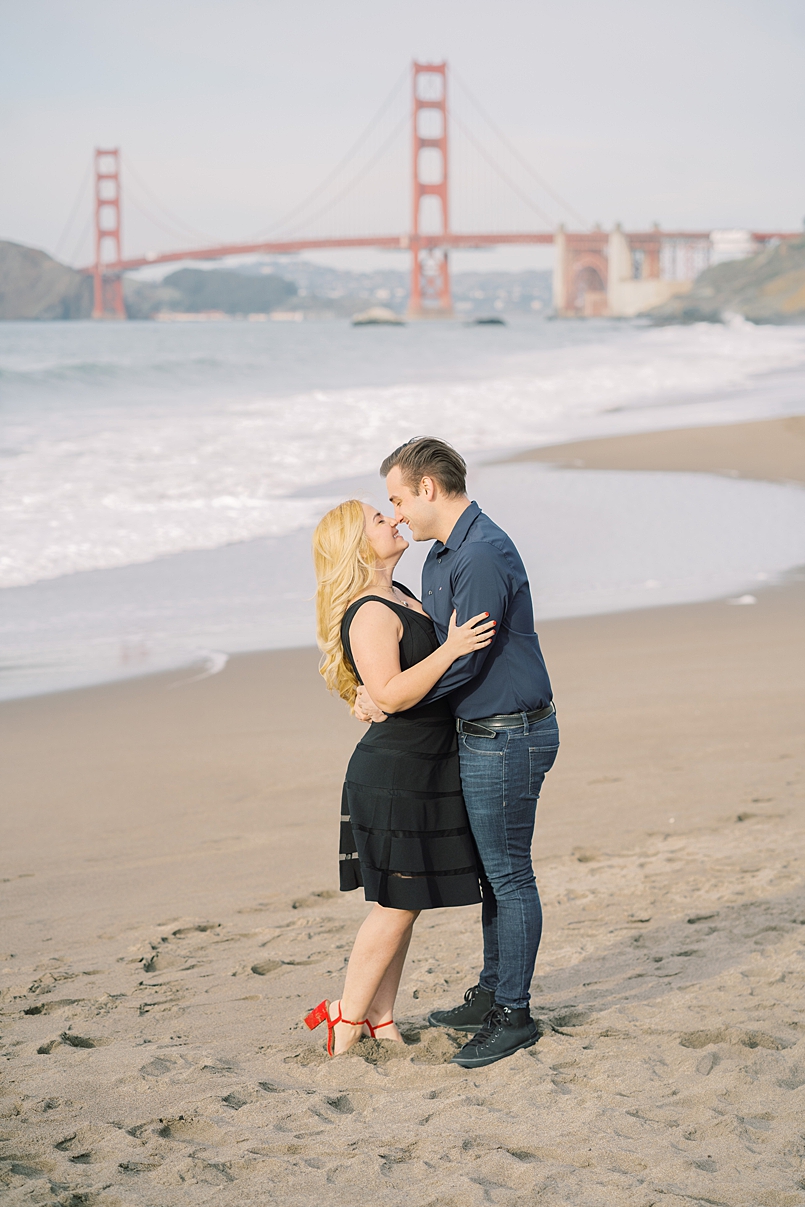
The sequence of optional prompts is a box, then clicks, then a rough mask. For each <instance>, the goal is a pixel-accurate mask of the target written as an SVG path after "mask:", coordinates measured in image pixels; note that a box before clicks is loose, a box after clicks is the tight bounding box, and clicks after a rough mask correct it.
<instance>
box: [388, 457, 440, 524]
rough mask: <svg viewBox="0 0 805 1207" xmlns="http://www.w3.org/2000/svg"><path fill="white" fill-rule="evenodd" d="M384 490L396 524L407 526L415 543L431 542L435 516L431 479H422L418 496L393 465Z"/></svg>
mask: <svg viewBox="0 0 805 1207" xmlns="http://www.w3.org/2000/svg"><path fill="white" fill-rule="evenodd" d="M386 489H387V491H388V496H389V502H390V503H391V505H392V507H393V508H394V518H395V520H396V521H397V523H398V524H407V525H408V527H409V528H410V530H411V536H412V537H413V538H414V540H415V541H430V540H433V537H434V533H433V532H432V531H431V527H432V525H433V524H434V522H435V520H436V516H435V515H434V499H433V494H434V491H433V482H432V481H431V479H430V478H423V479H422V481H421V482H420V484H419V494H416V493H415V491H414V490H413V488H412V487H411V486H410V485H409V484H408V483H407V482H405V481H404V480H403V476H402V474H401V473H400V470H399V467H398V466H396V465H395V466H394V467H393V468H392V469H391V470H389V473H388V475H387V477H386Z"/></svg>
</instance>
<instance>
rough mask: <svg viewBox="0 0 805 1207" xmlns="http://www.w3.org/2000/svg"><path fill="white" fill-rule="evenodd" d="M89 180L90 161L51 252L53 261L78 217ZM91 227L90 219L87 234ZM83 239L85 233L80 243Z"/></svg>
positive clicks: (57, 256)
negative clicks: (68, 214) (68, 215)
mask: <svg viewBox="0 0 805 1207" xmlns="http://www.w3.org/2000/svg"><path fill="white" fill-rule="evenodd" d="M91 179H92V160H91V159H90V160H89V161H88V163H87V170H86V172H85V173H84V179H83V180H82V181H81V184H80V186H79V189H78V192H77V194H76V198H75V203H74V205H73V208H72V210H71V211H70V217H69V218H68V219H67V222H66V223H65V225H64V229H63V230H62V233H61V234H60V235H59V238H58V241H57V243H56V247H55V249H54V252H53V255H54V258H55V259H58V258H59V252H60V251H61V249H62V246H63V244H64V243H65V242H66V240H67V237H68V236H69V234H70V231H71V229H72V226H73V223H74V222H75V220H76V217H77V216H78V211H79V209H80V207H81V203H82V202H83V200H84V194H85V193H86V191H87V189H88V187H89V182H90V180H91ZM91 225H92V219H91V218H90V221H89V223H88V224H87V233H88V232H89V227H90V226H91ZM85 238H86V233H85V234H84V235H82V238H81V242H82V243H83V242H84V239H85Z"/></svg>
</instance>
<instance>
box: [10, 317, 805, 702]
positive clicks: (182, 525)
mask: <svg viewBox="0 0 805 1207" xmlns="http://www.w3.org/2000/svg"><path fill="white" fill-rule="evenodd" d="M0 406H1V408H2V410H1V412H0V414H1V416H2V426H1V427H0V466H2V480H1V481H0V525H2V543H1V545H0V588H1V589H0V641H2V646H3V654H2V659H1V660H0V694H1V695H3V696H6V697H7V696H13V695H21V694H28V693H30V692H38V691H48V690H54V689H57V688H61V687H71V686H76V685H78V684H81V683H89V682H97V681H101V680H104V679H108V678H114V677H118V676H121V675H127V674H133V673H142V672H144V671H148V670H154V669H160V668H162V667H166V666H176V665H181V664H186V663H188V662H190V661H194V660H197V661H198V662H199V665H200V667H204V666H207V667H208V668H212V669H214V668H216V667H217V666H220V665H221V663H222V660H225V658H226V656H227V655H228V654H229V653H231V652H233V651H235V650H242V649H252V648H270V647H276V646H283V645H285V646H287V645H295V644H309V643H311V642H312V641H313V626H312V604H311V600H310V597H311V595H312V578H311V574H310V569H309V560H308V558H309V555H308V548H309V535H310V530H311V527H312V525H313V524H314V523H315V522H316V520H317V519H318V518H319V516H320V515H321V514H322V512H323V511H324V510H325V509H326V507H327V506H329V505H331V504H332V502H334V501H337V499H339V498H342V497H344V496H345V494H348V493H359V494H361V495H363V496H365V497H367V498H371V499H373V500H376V501H377V502H378V503H380V502H382V484H381V483H380V480H379V478H377V476H376V469H377V465H378V464H379V462H380V460H381V458H382V457H383V456H384V455H385V454H386V453H387V452H388V451H389V450H390V449H392V448H393V447H395V446H396V445H397V444H399V443H400V442H401V441H403V440H405V439H408V438H409V437H410V436H412V435H417V434H421V433H423V432H430V433H433V434H436V435H441V436H444V437H446V438H447V439H449V440H451V441H452V442H453V443H455V444H456V445H457V446H459V447H460V448H461V449H462V451H464V452H465V453H466V454H467V455H468V458H469V461H470V464H471V466H472V479H473V481H472V485H473V490H474V492H475V494H476V496H477V497H478V499H479V502H481V503H482V505H483V506H485V507H486V509H487V510H488V511H489V512H490V513H491V514H492V515H493V516H494V517H495V518H498V519H499V520H500V522H501V523H503V524H504V525H505V526H506V527H508V528H509V529H510V530H511V532H512V534H513V535H514V536H515V539H516V540H517V541H518V543H519V544H520V546H521V549H522V551H523V554H524V557H525V560H526V563H527V565H528V566H529V572H530V573H531V575H532V580H533V582H534V589H535V600H536V605H537V611H538V615H539V616H542V617H547V616H557V615H579V614H583V613H585V612H595V611H607V610H617V609H619V608H624V607H635V606H644V605H649V604H652V603H660V602H670V601H681V600H683V599H696V598H712V597H718V596H719V595H726V594H728V593H730V592H733V591H734V592H739V591H741V590H742V589H745V588H748V587H749V586H751V584H752V583H756V582H765V581H771V580H773V579H774V578H775V577H776V576H779V575H780V574H782V573H784V572H785V571H786V570H787V569H788V568H790V567H792V566H795V565H797V564H801V563H803V562H805V511H803V501H804V500H805V492H803V491H802V490H799V489H797V488H795V487H785V486H773V485H768V484H763V483H747V482H732V481H728V480H723V479H717V478H710V477H708V476H704V475H667V474H666V475H664V474H614V473H604V474H599V473H592V472H573V471H555V470H551V469H550V468H546V467H544V466H538V465H524V464H518V465H510V466H506V467H505V468H504V467H500V466H495V465H494V464H491V463H492V462H495V461H497V460H499V459H500V458H501V457H502V456H504V455H505V453H506V452H507V451H508V450H512V449H516V448H522V447H529V446H533V445H537V444H548V443H554V442H556V441H558V440H564V439H573V438H583V437H585V436H593V435H606V434H614V433H618V432H625V431H640V430H649V429H652V428H663V427H666V428H667V427H681V426H686V425H695V424H705V423H713V422H729V421H730V420H740V419H752V418H762V417H767V416H772V415H783V414H793V413H801V412H802V411H803V410H805V331H803V329H801V328H772V327H753V326H751V325H749V324H746V323H742V322H736V323H735V324H733V325H730V326H724V327H720V326H704V325H702V326H695V327H690V328H658V329H654V328H649V327H645V326H641V325H640V324H639V323H615V322H590V323H579V322H575V323H574V322H545V321H542V320H538V319H529V318H524V319H522V320H519V321H514V322H512V323H511V324H510V325H509V326H507V327H467V326H464V325H462V324H460V323H433V324H412V325H409V326H406V327H404V328H352V327H350V326H348V325H347V324H342V323H309V324H280V323H261V324H248V323H209V324H188V325H180V324H171V325H170V326H169V327H168V326H161V325H159V324H149V323H128V324H119V325H117V324H89V323H87V324H78V323H71V324H24V323H14V324H11V323H7V324H2V325H0ZM423 552H424V551H423V550H422V549H421V548H416V549H413V548H412V550H411V551H409V553H408V554H407V555H406V558H405V560H404V562H403V564H402V566H401V577H404V578H407V579H408V580H409V581H411V582H412V585H414V584H415V583H416V578H417V573H418V564H419V561H420V560H421V556H422V555H423ZM406 564H407V566H408V569H407V570H405V572H403V567H404V566H405V565H406Z"/></svg>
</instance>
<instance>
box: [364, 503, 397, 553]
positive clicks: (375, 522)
mask: <svg viewBox="0 0 805 1207" xmlns="http://www.w3.org/2000/svg"><path fill="white" fill-rule="evenodd" d="M363 514H364V516H365V520H366V536H367V538H368V540H369V544H370V545H371V546H372V548H373V549H374V551H375V554H376V556H377V560H378V561H379V562H381V563H382V564H384V565H389V564H391V565H395V564H396V563H397V562H398V561H399V560H400V558H401V557H402V555H403V554H404V553H405V551H406V549H407V548H408V541H407V540H406V539H405V537H404V536H401V535H400V533H399V532H398V531H397V521H396V520H395V519H393V518H392V517H391V516H387V515H383V514H382V513H381V512H379V511H376V510H375V508H374V507H370V505H369V504H368V503H364V504H363Z"/></svg>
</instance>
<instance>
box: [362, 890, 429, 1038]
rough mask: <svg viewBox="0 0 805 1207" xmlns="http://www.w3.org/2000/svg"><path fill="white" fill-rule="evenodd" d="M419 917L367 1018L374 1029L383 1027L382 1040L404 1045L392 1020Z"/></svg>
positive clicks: (385, 977) (383, 982) (386, 976)
mask: <svg viewBox="0 0 805 1207" xmlns="http://www.w3.org/2000/svg"><path fill="white" fill-rule="evenodd" d="M418 917H419V914H418V913H416V914H414V915H413V917H412V920H411V925H410V926H409V928H408V933H407V934H406V935H405V937H404V938H403V940H402V942H401V943H400V946H399V947H398V949H397V954H396V955H395V957H394V959H393V960H392V961H391V963H390V964H389V966H388V968H387V969H386V974H385V976H384V977H383V980H382V981H381V982H380V985H379V986H378V989H377V993H376V994H375V996H374V1000H373V1001H372V1004H371V1006H370V1007H369V1013H368V1014H367V1016H366V1017H367V1018H368V1019H369V1022H370V1023H371V1024H372V1026H373V1027H378V1026H381V1027H382V1028H383V1030H382V1033H381V1038H382V1039H392V1040H397V1041H399V1042H400V1043H402V1035H400V1032H399V1030H398V1029H397V1025H396V1023H392V1021H391V1020H392V1019H393V1017H394V1003H395V1001H396V1000H397V991H398V990H399V988H400V977H401V976H402V970H403V966H404V965H405V960H406V956H407V955H408V948H409V946H410V943H411V936H412V934H413V930H414V922H415V921H416V919H417V918H418Z"/></svg>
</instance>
